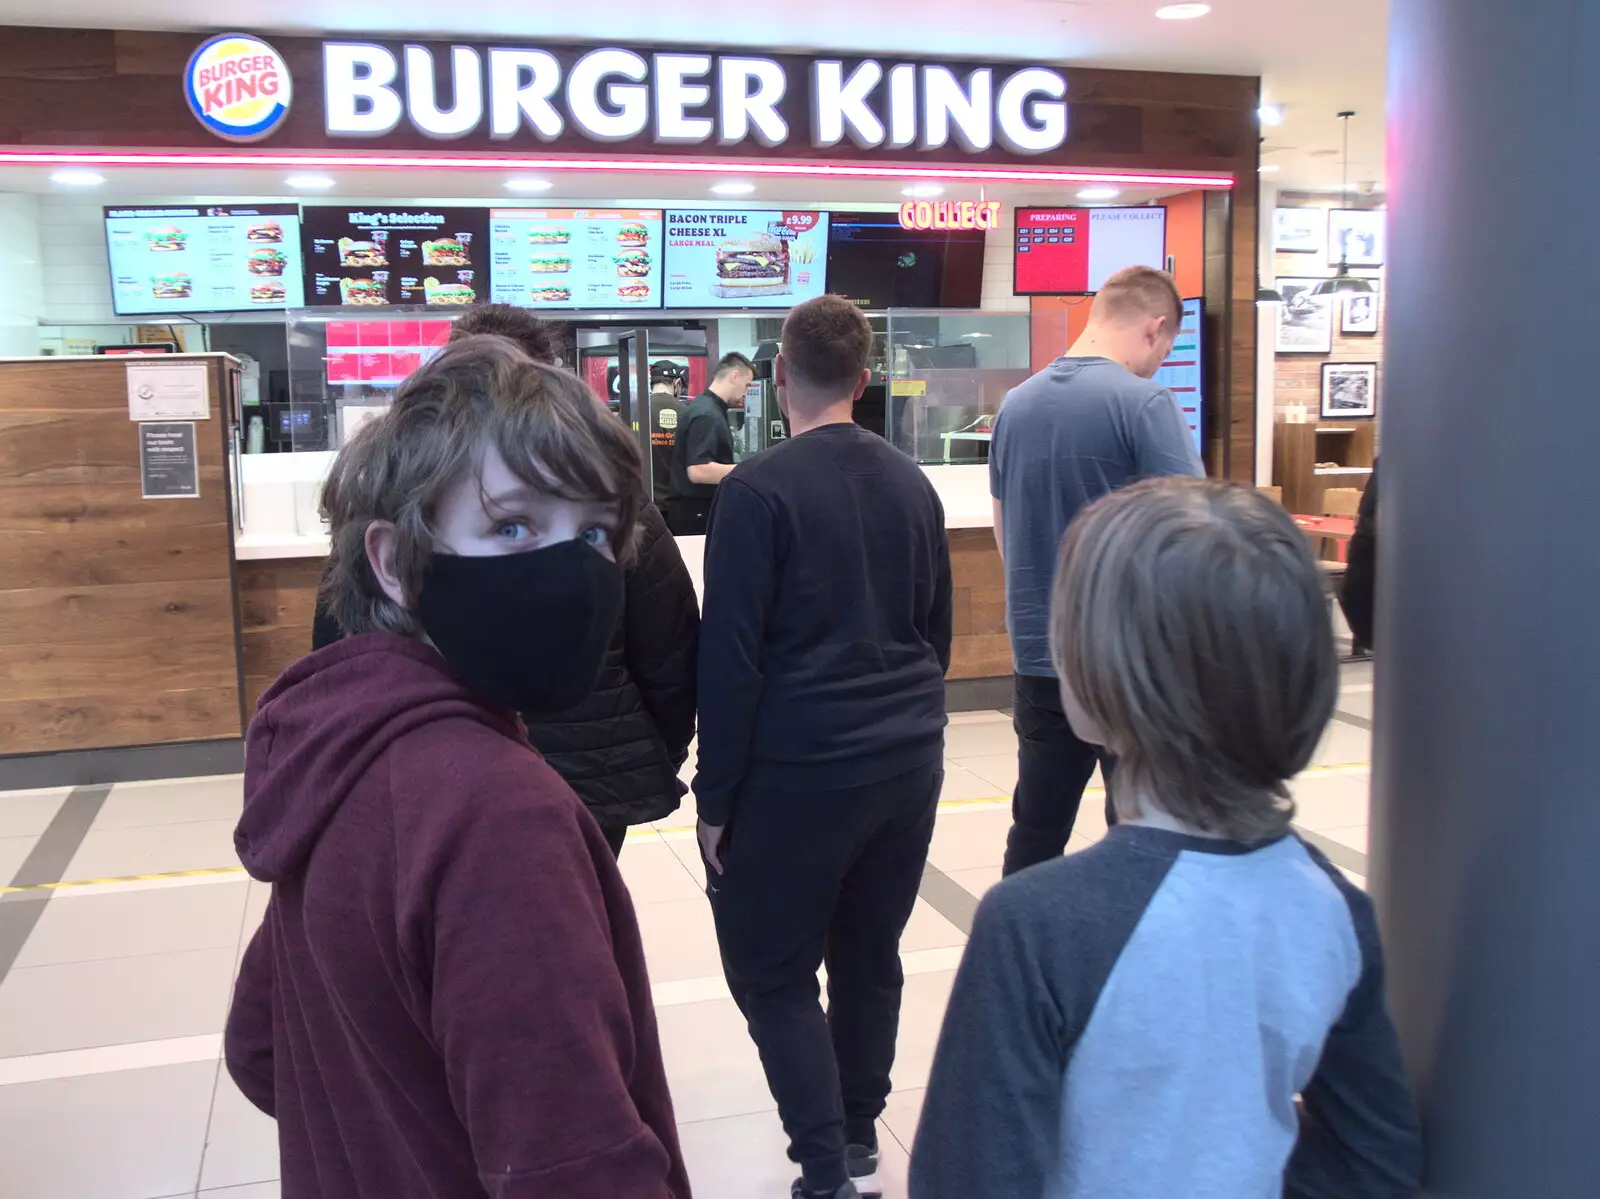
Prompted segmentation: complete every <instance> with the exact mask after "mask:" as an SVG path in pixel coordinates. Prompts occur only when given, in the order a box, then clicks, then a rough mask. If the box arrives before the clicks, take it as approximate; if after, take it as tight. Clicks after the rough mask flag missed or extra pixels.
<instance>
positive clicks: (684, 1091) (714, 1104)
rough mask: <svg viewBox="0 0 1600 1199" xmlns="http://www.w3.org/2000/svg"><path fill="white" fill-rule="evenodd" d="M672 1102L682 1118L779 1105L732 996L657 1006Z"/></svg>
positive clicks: (718, 1115)
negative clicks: (702, 1001)
mask: <svg viewBox="0 0 1600 1199" xmlns="http://www.w3.org/2000/svg"><path fill="white" fill-rule="evenodd" d="M656 1020H657V1022H658V1023H659V1025H660V1029H661V1053H662V1057H663V1058H664V1059H665V1061H666V1066H667V1081H668V1083H669V1085H670V1086H671V1089H672V1106H673V1109H674V1111H676V1113H677V1116H678V1119H679V1120H680V1121H684V1122H689V1121H695V1120H716V1119H721V1118H723V1117H725V1116H740V1115H749V1114H750V1113H752V1112H765V1111H775V1110H776V1108H777V1105H776V1104H775V1103H773V1100H772V1093H771V1092H770V1091H769V1090H767V1078H766V1075H764V1074H763V1073H762V1072H761V1059H760V1058H759V1057H758V1056H757V1055H756V1047H755V1045H754V1044H753V1043H752V1042H751V1040H750V1036H749V1034H748V1033H747V1032H745V1026H744V1020H743V1019H742V1018H741V1017H740V1015H739V1009H738V1008H737V1007H735V1006H734V1002H733V1000H731V999H713V1000H708V1001H707V1002H704V1003H685V1004H679V1005H676V1006H673V1007H665V1008H660V1009H658V1010H657V1011H656Z"/></svg>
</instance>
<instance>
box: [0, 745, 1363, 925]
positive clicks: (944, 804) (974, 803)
mask: <svg viewBox="0 0 1600 1199" xmlns="http://www.w3.org/2000/svg"><path fill="white" fill-rule="evenodd" d="M1368 766H1369V763H1367V762H1348V763H1342V764H1339V765H1330V766H1309V767H1307V768H1306V769H1305V771H1304V772H1302V774H1301V775H1300V777H1301V778H1304V777H1305V776H1306V775H1308V774H1312V775H1330V774H1357V773H1359V772H1361V771H1363V770H1366V769H1367V768H1368ZM1105 793H1106V791H1105V788H1104V787H1089V788H1088V789H1086V790H1085V791H1084V793H1083V794H1084V798H1086V799H1087V798H1089V797H1090V796H1098V797H1101V798H1104V796H1105ZM1010 802H1011V797H1010V796H1009V795H989V796H980V797H979V798H977V799H942V800H940V801H939V810H940V811H941V812H943V811H948V810H950V809H952V808H977V807H984V806H986V805H994V804H1008V803H1010ZM694 830H695V826H694V825H692V824H673V825H668V826H667V827H666V828H656V827H655V826H653V825H649V824H639V825H635V826H634V827H633V828H631V829H629V830H628V837H629V839H630V840H631V839H634V838H643V837H653V836H656V835H657V834H658V833H659V834H666V833H692V832H694ZM243 873H244V867H243V866H213V867H210V868H208V869H205V870H169V871H167V872H165V873H163V874H124V875H120V876H118V877H116V878H76V879H69V880H66V881H63V882H59V883H30V884H29V885H28V886H25V887H0V895H19V894H22V893H24V892H30V891H59V890H61V889H62V888H65V887H97V886H101V885H103V884H106V883H149V882H160V881H162V880H163V879H169V878H197V877H199V876H202V875H211V874H243Z"/></svg>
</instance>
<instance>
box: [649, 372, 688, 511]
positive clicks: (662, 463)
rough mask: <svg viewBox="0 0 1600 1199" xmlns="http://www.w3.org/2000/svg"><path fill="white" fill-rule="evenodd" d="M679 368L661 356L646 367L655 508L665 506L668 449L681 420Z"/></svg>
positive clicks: (681, 376)
mask: <svg viewBox="0 0 1600 1199" xmlns="http://www.w3.org/2000/svg"><path fill="white" fill-rule="evenodd" d="M685 378H686V375H685V372H684V369H683V367H681V366H679V365H678V364H677V363H676V362H671V361H668V360H667V359H665V358H662V359H660V360H659V361H657V362H655V363H654V364H652V365H651V367H650V489H651V496H652V498H653V499H654V500H655V503H656V507H658V508H661V509H663V510H664V509H665V508H666V506H667V493H668V490H669V487H670V485H671V482H672V450H673V447H674V446H675V445H676V444H677V441H678V426H679V425H681V424H682V423H683V409H684V404H683V401H682V400H681V399H679V398H678V397H679V396H681V395H683V383H684V379H685Z"/></svg>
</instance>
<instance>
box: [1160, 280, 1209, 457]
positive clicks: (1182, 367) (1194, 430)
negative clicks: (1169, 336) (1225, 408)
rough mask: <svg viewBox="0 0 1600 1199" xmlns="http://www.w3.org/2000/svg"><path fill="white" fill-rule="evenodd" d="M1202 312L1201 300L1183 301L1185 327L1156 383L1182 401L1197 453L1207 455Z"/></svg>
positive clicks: (1186, 422)
mask: <svg viewBox="0 0 1600 1199" xmlns="http://www.w3.org/2000/svg"><path fill="white" fill-rule="evenodd" d="M1201 313H1202V305H1201V301H1199V300H1197V299H1196V300H1185V301H1184V302H1183V324H1181V325H1179V326H1178V336H1177V338H1176V339H1175V340H1174V341H1173V343H1172V353H1171V354H1169V355H1168V356H1167V360H1166V361H1165V362H1163V363H1162V364H1161V366H1160V367H1159V368H1157V370H1156V373H1155V381H1156V382H1157V383H1159V384H1160V385H1161V386H1162V387H1165V388H1166V389H1167V390H1168V391H1170V392H1171V393H1172V398H1173V399H1175V400H1177V401H1178V407H1179V408H1181V409H1182V410H1183V423H1184V424H1186V425H1188V426H1189V435H1190V436H1191V437H1193V438H1194V448H1195V453H1197V454H1200V455H1202V456H1203V455H1204V454H1205V441H1204V428H1203V426H1202V425H1201V407H1202V405H1203V403H1204V398H1205V391H1204V380H1205V358H1204V356H1203V351H1202V349H1201V347H1202V344H1203V342H1202V338H1201V328H1202V325H1203V324H1204V322H1203V321H1202V319H1201Z"/></svg>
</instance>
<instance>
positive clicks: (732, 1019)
mask: <svg viewBox="0 0 1600 1199" xmlns="http://www.w3.org/2000/svg"><path fill="white" fill-rule="evenodd" d="M1344 683H1345V687H1344V691H1343V693H1342V696H1341V701H1340V709H1341V717H1340V718H1339V719H1336V720H1335V721H1334V723H1333V724H1332V725H1331V726H1330V728H1329V731H1328V734H1327V736H1326V737H1325V738H1324V740H1323V743H1322V746H1321V747H1320V749H1319V751H1318V754H1317V758H1316V762H1315V764H1314V765H1313V766H1312V768H1311V769H1310V770H1308V771H1307V772H1306V773H1305V774H1304V775H1302V776H1301V777H1300V778H1299V779H1298V780H1296V782H1295V785H1294V791H1295V798H1296V800H1297V802H1298V804H1299V823H1300V827H1301V829H1302V830H1303V831H1304V833H1305V835H1306V836H1307V837H1308V838H1309V839H1311V840H1314V841H1315V842H1316V843H1317V844H1319V845H1321V846H1322V847H1323V848H1324V849H1325V850H1326V851H1327V852H1328V853H1329V855H1330V856H1331V857H1333V858H1334V860H1335V861H1336V862H1338V864H1339V865H1341V866H1343V867H1344V868H1345V869H1346V870H1347V872H1349V873H1350V874H1351V875H1352V877H1355V878H1357V879H1358V881H1359V880H1360V879H1361V876H1362V875H1363V874H1364V872H1365V862H1366V838H1367V789H1368V761H1369V756H1370V755H1369V745H1370V735H1369V733H1368V731H1367V727H1366V726H1367V725H1368V724H1369V723H1370V717H1371V700H1372V696H1371V687H1372V682H1371V668H1370V667H1369V666H1360V665H1358V666H1353V667H1347V668H1346V671H1345V679H1344ZM1015 752H1016V745H1015V741H1014V739H1013V736H1012V733H1011V727H1010V720H1009V718H1008V717H1006V716H1005V715H1003V714H1001V713H997V712H986V713H967V714H962V715H959V716H957V717H956V718H955V719H954V720H953V721H952V724H951V728H950V733H949V738H948V762H947V776H946V781H945V792H944V798H943V803H942V805H941V809H940V813H939V822H938V827H937V831H936V832H935V835H934V840H933V849H932V853H931V855H930V866H931V870H930V872H929V879H928V881H927V882H926V883H925V885H924V898H923V899H922V900H920V901H919V902H918V904H917V910H916V913H915V915H914V916H913V918H912V921H911V926H910V927H909V928H908V930H907V932H906V937H905V941H904V943H903V945H902V954H903V956H904V958H905V965H906V974H907V979H906V996H905V1005H904V1011H903V1015H902V1024H901V1038H900V1052H899V1060H898V1063H897V1065H896V1069H895V1087H896V1091H895V1094H894V1096H893V1097H892V1099H891V1101H890V1104H889V1109H888V1111H887V1112H886V1113H885V1115H884V1119H883V1135H882V1144H883V1147H884V1169H883V1177H884V1178H885V1179H886V1181H887V1184H888V1194H889V1195H890V1196H903V1195H904V1193H905V1182H904V1179H905V1171H906V1163H907V1156H906V1153H907V1150H908V1149H909V1147H910V1145H911V1140H912V1136H913V1134H914V1133H915V1131H916V1120H917V1113H918V1111H919V1109H920V1107H921V1102H922V1087H923V1085H924V1084H925V1082H926V1079H927V1073H928V1068H929V1064H930V1062H931V1060H932V1055H933V1047H934V1042H935V1038H936V1036H937V1034H938V1029H939V1022H940V1020H941V1018H942V1015H943V1012H944V1005H945V1001H946V998H947V996H948V994H949V990H950V985H951V982H952V980H953V978H954V970H955V967H956V965H957V963H958V962H959V960H960V953H961V947H962V945H963V944H964V942H965V935H964V932H963V928H964V927H965V926H966V925H967V922H968V921H969V920H970V914H971V910H972V906H973V905H974V904H975V902H976V897H978V896H981V895H982V894H983V892H984V891H985V890H987V889H988V888H989V887H990V886H991V885H993V884H994V883H995V882H996V881H998V879H999V877H1000V861H1001V857H1002V852H1003V849H1004V844H1005V833H1006V828H1007V827H1008V824H1009V813H1008V809H1007V801H1006V800H1005V798H1004V796H1005V793H1006V792H1007V791H1009V789H1010V788H1011V786H1012V785H1013V784H1014V782H1015V781H1016V758H1015ZM239 806H240V783H239V780H238V779H237V778H221V779H206V780H190V781H182V782H168V783H154V784H131V785H120V786H116V787H113V788H110V789H109V790H105V789H100V790H99V791H92V790H90V791H80V792H76V793H74V792H68V791H65V790H60V791H51V792H32V793H22V794H9V795H7V794H0V884H4V883H12V882H14V883H15V884H19V885H20V884H34V883H37V882H39V881H41V880H40V879H39V878H38V877H37V875H38V873H39V872H41V871H44V872H46V873H53V874H54V876H55V877H57V878H60V879H64V880H67V881H73V882H76V881H80V880H91V879H102V880H103V879H120V878H124V877H125V876H129V875H163V876H166V877H160V878H151V879H144V880H141V881H132V882H96V883H93V884H91V885H88V886H79V887H67V888H59V889H31V888H30V889H23V890H19V891H14V892H12V893H9V894H0V1199H159V1197H166V1196H180V1195H182V1196H193V1195H196V1194H199V1195H204V1196H209V1197H211V1199H273V1197H276V1196H277V1195H278V1186H277V1183H276V1181H275V1180H276V1178H277V1152H276V1141H275V1129H274V1126H273V1124H272V1122H271V1121H270V1120H268V1119H266V1118H265V1117H264V1116H262V1115H260V1114H259V1113H257V1112H256V1111H255V1110H254V1109H253V1108H251V1107H250V1105H249V1104H247V1103H246V1102H245V1101H244V1099H243V1098H242V1097H241V1096H240V1095H239V1094H238V1092H237V1091H236V1090H235V1089H234V1087H233V1084H232V1083H231V1082H230V1081H229V1079H228V1076H227V1073H226V1071H223V1070H222V1069H220V1063H219V1053H220V1045H221V1032H222V1026H223V1017H224V1012H225V1010H226V1006H227V998H228V992H229V988H230V985H231V982H232V978H233V974H234V971H235V969H236V968H237V964H238V958H239V954H240V952H241V949H242V945H243V943H244V942H245V940H246V939H247V938H248V937H249V935H250V934H251V933H252V932H253V931H254V929H255V927H256V925H257V924H258V923H259V921H260V919H261V913H262V910H263V908H264V906H265V903H266V899H267V894H266V889H265V888H263V887H261V886H260V885H258V884H256V883H253V882H250V881H249V880H248V879H246V878H245V876H244V875H243V874H242V873H240V872H239V871H238V868H237V867H238V863H237V860H236V859H235V858H234V856H233V850H232V841H231V834H232V828H233V822H234V821H235V819H236V818H237V816H238V811H239ZM74 821H78V822H79V823H77V824H76V825H74ZM692 824H693V807H692V803H691V804H690V805H689V806H686V807H685V809H684V810H682V811H680V812H678V813H677V814H676V815H674V816H673V817H671V818H670V819H668V820H665V821H662V822H661V823H660V825H659V826H657V827H655V828H646V829H641V830H636V832H635V834H634V835H633V836H632V837H631V838H630V840H629V843H628V846H627V848H626V850H625V851H624V853H623V857H622V868H623V874H624V875H625V877H626V878H627V881H628V885H629V887H630V888H631V889H632V892H633V897H634V900H635V903H636V904H637V905H638V911H639V923H640V925H641V928H642V930H643V934H644V941H645V947H646V952H647V954H648V957H649V963H650V971H651V978H652V982H653V983H654V986H655V993H656V1002H657V1008H658V1013H659V1017H660V1022H661V1030H662V1037H663V1044H664V1048H665V1053H666V1058H667V1066H668V1071H669V1073H670V1075H671V1080H672V1086H673V1094H674V1099H675V1101H676V1104H677V1112H678V1117H679V1119H680V1121H681V1122H682V1133H683V1145H684V1151H685V1153H686V1154H687V1155H688V1158H689V1163H690V1171H691V1174H692V1175H693V1179H694V1184H695V1193H696V1195H697V1196H699V1197H700V1199H768V1197H770V1199H779V1197H781V1196H786V1195H787V1194H788V1183H789V1180H790V1178H791V1177H792V1176H793V1170H792V1167H791V1166H790V1165H789V1163H788V1162H787V1161H786V1160H785V1159H784V1152H783V1150H784V1140H783V1135H782V1132H781V1130H780V1128H779V1126H778V1121H777V1117H776V1115H775V1113H774V1111H773V1104H772V1100H771V1097H770V1095H769V1094H768V1092H767V1088H766V1084H765V1081H764V1080H763V1078H762V1074H761V1068H760V1064H759V1062H758V1061H757V1059H756V1054H755V1051H754V1049H753V1048H752V1047H751V1045H750V1042H749V1039H748V1038H747V1036H746V1035H745V1032H744V1027H743V1022H742V1021H741V1020H740V1019H739V1016H738V1013H737V1012H736V1011H735V1009H734V1006H733V1003H732V1001H731V1000H730V999H729V998H728V997H727V990H726V988H725V987H724V986H723V983H722V979H721V975H720V971H719V968H718V961H717V951H716V940H715V937H714V935H713V932H712V926H711V918H710V914H709V912H708V910H707V907H706V904H705V899H704V896H703V893H702V890H701V888H702V886H703V883H704V879H703V874H702V869H701V866H700V862H699V858H698V855H697V854H696V852H695V847H694V841H693V833H692V827H691V826H692ZM1103 833H1104V827H1103V817H1102V816H1101V814H1100V804H1099V796H1098V794H1095V795H1093V796H1091V797H1090V798H1089V799H1088V800H1086V802H1085V803H1084V805H1083V813H1082V816H1081V818H1080V821H1079V827H1078V832H1077V835H1075V837H1074V839H1073V844H1074V847H1075V848H1083V847H1084V846H1086V845H1088V844H1091V843H1092V842H1093V841H1094V840H1096V839H1098V838H1099V837H1100V836H1101V835H1103ZM52 862H54V863H55V864H56V868H55V869H54V871H51V870H50V867H51V863H52ZM191 870H211V871H215V873H209V874H201V875H193V876H185V875H177V874H175V872H179V871H191Z"/></svg>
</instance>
